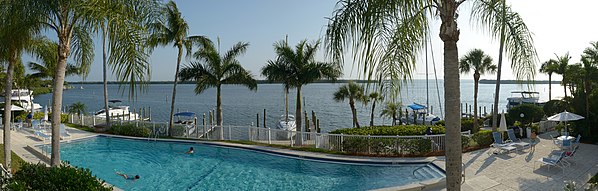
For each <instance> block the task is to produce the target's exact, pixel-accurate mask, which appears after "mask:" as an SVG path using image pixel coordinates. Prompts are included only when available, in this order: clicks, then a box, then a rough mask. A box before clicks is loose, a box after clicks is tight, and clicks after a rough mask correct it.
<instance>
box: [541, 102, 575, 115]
mask: <svg viewBox="0 0 598 191" xmlns="http://www.w3.org/2000/svg"><path fill="white" fill-rule="evenodd" d="M567 109H568V110H571V109H570V107H569V104H568V103H567V102H565V101H562V100H550V101H548V102H546V103H545V104H544V106H543V107H542V110H543V111H544V113H545V114H546V115H547V116H551V115H554V114H557V113H560V112H563V111H565V110H567Z"/></svg>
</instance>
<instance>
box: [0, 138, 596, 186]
mask: <svg viewBox="0 0 598 191" xmlns="http://www.w3.org/2000/svg"><path fill="white" fill-rule="evenodd" d="M67 131H68V132H69V133H70V134H71V138H70V139H78V138H83V137H88V136H93V135H94V134H93V133H89V132H85V131H81V130H78V129H74V128H69V127H67ZM12 132H13V133H12V136H11V137H12V139H11V140H12V150H13V152H15V153H16V154H18V155H19V156H20V157H21V158H23V159H24V160H25V161H27V162H33V163H37V162H44V161H42V160H41V159H40V158H38V157H37V156H35V155H34V154H32V153H31V152H30V151H28V150H27V149H26V147H27V145H31V146H33V145H36V144H41V143H44V142H45V143H50V141H49V140H46V141H41V140H39V139H37V138H35V137H34V136H33V135H32V134H30V133H27V132H24V131H12ZM1 135H3V133H2V130H0V137H1ZM539 137H540V142H539V143H538V144H537V145H536V148H535V151H530V150H529V149H524V150H523V151H517V152H512V153H510V154H500V155H496V154H491V152H492V151H490V149H482V150H478V151H473V152H469V153H464V154H463V164H464V166H465V178H466V181H465V183H464V184H463V186H462V190H466V191H470V190H501V191H502V190H563V189H562V188H563V186H564V183H563V181H566V180H573V181H575V182H577V183H578V187H579V188H581V187H583V186H584V184H585V183H586V182H587V181H588V180H589V179H590V178H591V177H592V176H593V175H594V174H596V173H598V145H589V144H582V145H581V146H580V148H579V150H578V151H577V153H576V154H575V156H574V157H573V158H572V160H571V161H572V165H571V167H569V168H567V169H565V172H564V173H563V171H562V170H561V169H560V168H558V167H551V168H550V170H549V169H548V168H547V166H541V165H540V163H537V164H535V166H534V163H535V161H538V159H541V158H542V157H546V156H548V155H549V154H550V153H551V152H554V151H556V150H558V148H557V146H556V145H554V144H553V143H552V141H551V140H550V138H549V137H547V134H543V135H540V136H539ZM582 139H583V138H582ZM210 143H212V144H222V145H229V144H232V143H218V142H210ZM233 145H235V146H237V147H247V148H252V149H261V150H268V151H271V152H279V153H283V154H290V155H295V156H306V157H320V158H328V159H343V160H352V161H384V162H414V161H432V160H434V159H437V158H440V159H442V158H444V157H426V158H390V157H386V158H380V157H358V156H340V155H331V154H323V153H311V152H302V151H293V150H287V149H279V148H272V147H263V146H256V145H239V144H233ZM434 163H435V164H436V165H438V166H439V167H441V168H444V161H435V162H434Z"/></svg>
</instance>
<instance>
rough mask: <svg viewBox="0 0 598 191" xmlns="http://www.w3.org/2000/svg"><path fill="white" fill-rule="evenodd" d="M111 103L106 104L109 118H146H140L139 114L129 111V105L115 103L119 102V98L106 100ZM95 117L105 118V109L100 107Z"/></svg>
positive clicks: (127, 119) (128, 119)
mask: <svg viewBox="0 0 598 191" xmlns="http://www.w3.org/2000/svg"><path fill="white" fill-rule="evenodd" d="M108 102H110V103H111V104H112V105H110V106H108V108H109V109H108V111H109V112H110V118H111V119H118V120H123V121H133V120H146V119H142V118H141V116H139V114H137V113H134V112H131V111H130V110H129V106H122V105H115V104H116V103H120V102H122V101H120V100H110V101H108ZM94 115H95V116H96V117H100V118H105V117H106V110H105V109H100V110H99V111H97V112H96V113H95V114H94Z"/></svg>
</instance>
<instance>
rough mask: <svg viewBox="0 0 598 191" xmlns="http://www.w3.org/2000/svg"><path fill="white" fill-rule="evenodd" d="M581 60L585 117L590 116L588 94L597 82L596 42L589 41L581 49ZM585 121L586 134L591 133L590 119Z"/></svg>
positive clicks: (597, 56) (597, 51)
mask: <svg viewBox="0 0 598 191" xmlns="http://www.w3.org/2000/svg"><path fill="white" fill-rule="evenodd" d="M581 62H582V65H583V81H584V82H583V87H584V94H585V95H584V97H585V109H586V117H587V118H591V117H592V116H591V115H590V114H591V113H590V94H591V92H592V91H593V90H594V87H595V86H596V85H597V83H598V42H591V43H590V47H588V48H586V49H585V50H584V51H583V54H582V55H581ZM594 115H595V114H594ZM585 121H586V128H588V134H590V135H591V127H592V126H591V125H590V120H585Z"/></svg>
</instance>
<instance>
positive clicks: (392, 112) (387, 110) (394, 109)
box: [380, 102, 401, 126]
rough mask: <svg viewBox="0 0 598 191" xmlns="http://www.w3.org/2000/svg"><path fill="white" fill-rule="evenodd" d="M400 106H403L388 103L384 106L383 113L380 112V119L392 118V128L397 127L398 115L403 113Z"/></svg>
mask: <svg viewBox="0 0 598 191" xmlns="http://www.w3.org/2000/svg"><path fill="white" fill-rule="evenodd" d="M400 105H401V104H397V103H394V102H386V105H384V108H382V111H381V112H380V117H388V118H391V119H392V126H395V125H397V119H398V115H399V113H400V112H401V111H400V109H401V108H400Z"/></svg>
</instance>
